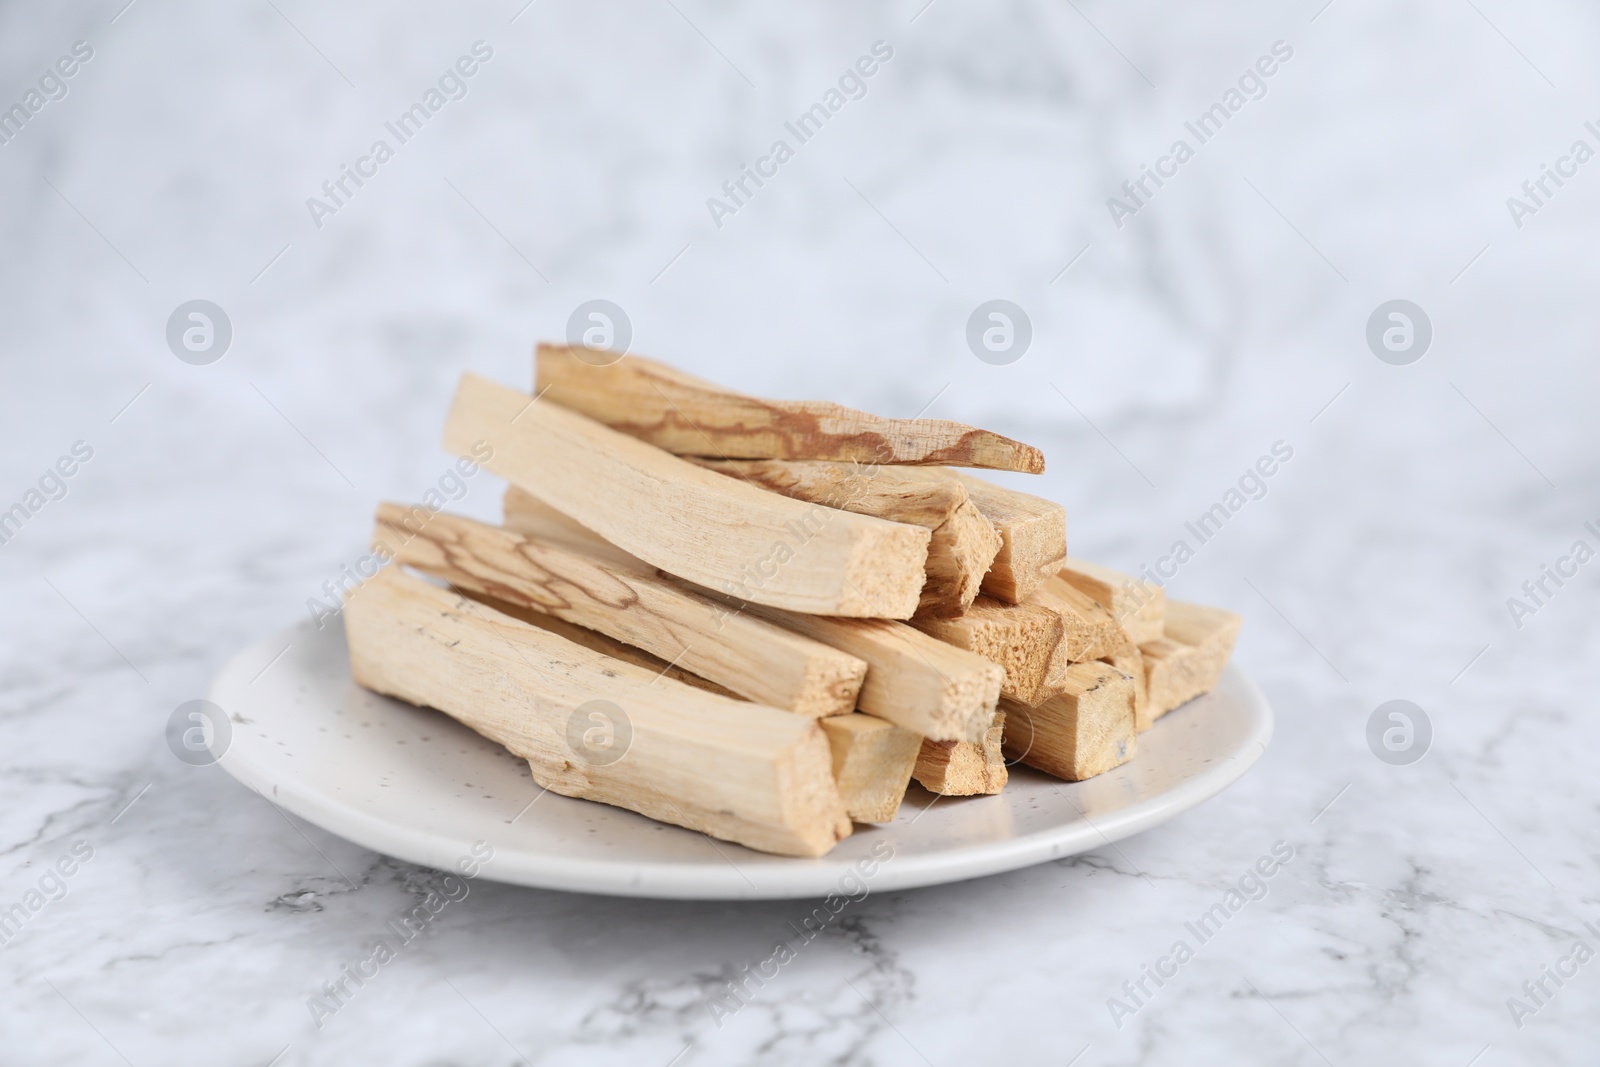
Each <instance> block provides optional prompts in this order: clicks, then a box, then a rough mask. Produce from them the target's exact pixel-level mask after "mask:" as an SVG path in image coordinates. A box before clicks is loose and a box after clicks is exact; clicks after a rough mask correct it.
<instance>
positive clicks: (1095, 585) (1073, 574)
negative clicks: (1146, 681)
mask: <svg viewBox="0 0 1600 1067" xmlns="http://www.w3.org/2000/svg"><path fill="white" fill-rule="evenodd" d="M1058 573H1059V574H1060V576H1061V578H1062V579H1063V580H1064V581H1066V582H1068V583H1069V584H1071V585H1072V586H1073V587H1074V588H1076V589H1077V590H1078V591H1079V592H1082V593H1084V594H1087V595H1088V597H1089V598H1090V599H1091V600H1093V601H1094V602H1095V603H1096V604H1099V605H1100V606H1101V607H1103V608H1105V609H1106V610H1107V611H1109V612H1110V613H1111V617H1112V618H1114V619H1116V620H1117V623H1118V624H1119V625H1120V626H1121V627H1122V629H1123V632H1124V633H1126V634H1127V635H1128V640H1129V641H1131V642H1133V643H1134V644H1135V645H1142V644H1144V643H1145V642H1146V641H1154V640H1155V639H1156V638H1158V637H1160V636H1161V634H1162V620H1163V619H1164V618H1165V617H1166V611H1167V594H1166V591H1165V590H1163V589H1162V588H1161V587H1160V586H1159V585H1157V584H1155V583H1154V582H1151V581H1145V580H1142V579H1139V578H1135V577H1133V576H1132V575H1128V574H1123V573H1122V572H1121V571H1115V570H1112V569H1111V568H1110V567H1102V566H1100V564H1098V563H1090V562H1089V561H1088V560H1086V559H1076V558H1073V557H1071V556H1069V557H1067V561H1066V563H1065V564H1063V565H1062V567H1061V570H1060V571H1059V572H1058Z"/></svg>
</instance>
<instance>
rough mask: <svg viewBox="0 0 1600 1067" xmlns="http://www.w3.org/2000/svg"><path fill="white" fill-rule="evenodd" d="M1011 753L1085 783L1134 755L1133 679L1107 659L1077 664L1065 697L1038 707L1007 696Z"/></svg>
mask: <svg viewBox="0 0 1600 1067" xmlns="http://www.w3.org/2000/svg"><path fill="white" fill-rule="evenodd" d="M1001 707H1002V708H1004V709H1005V713H1006V728H1005V754H1006V756H1007V758H1009V759H1012V760H1021V761H1022V762H1023V763H1026V764H1027V765H1028V766H1030V767H1036V768H1038V769H1039V770H1041V771H1044V772H1045V773H1046V774H1053V775H1055V776H1056V777H1057V778H1065V779H1066V780H1067V781H1069V782H1080V781H1082V780H1083V779H1085V778H1092V777H1094V776H1095V775H1097V774H1102V773H1104V772H1106V771H1109V770H1110V769H1111V768H1113V767H1115V766H1117V765H1119V764H1122V763H1126V762H1127V761H1128V760H1130V759H1132V758H1133V752H1134V745H1135V738H1136V737H1137V736H1138V732H1137V730H1136V729H1135V728H1134V711H1133V679H1131V678H1129V677H1128V676H1127V675H1125V674H1123V673H1122V672H1121V671H1119V670H1117V669H1116V668H1115V667H1112V666H1110V665H1108V664H1105V663H1076V664H1073V666H1072V668H1071V669H1070V670H1068V672H1067V685H1066V688H1065V690H1064V691H1063V692H1062V693H1061V695H1060V696H1055V697H1051V698H1050V699H1049V700H1047V701H1045V702H1044V703H1043V704H1040V705H1039V706H1038V707H1036V708H1030V707H1028V706H1027V705H1025V704H1018V703H1016V702H1015V701H1004V702H1002V703H1001Z"/></svg>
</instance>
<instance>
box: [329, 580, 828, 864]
mask: <svg viewBox="0 0 1600 1067" xmlns="http://www.w3.org/2000/svg"><path fill="white" fill-rule="evenodd" d="M344 620H345V634H346V637H347V639H348V640H349V644H350V667H351V671H352V673H353V674H354V676H355V679H356V681H357V682H358V683H359V684H361V685H363V686H366V687H367V688H368V689H372V690H375V691H377V692H379V693H385V694H387V695H389V696H393V697H398V698H400V699H401V700H406V701H409V702H411V703H413V704H421V705H426V706H429V707H435V708H438V709H439V710H440V711H443V712H445V713H446V714H448V715H450V716H452V717H453V718H456V719H459V720H460V721H461V722H462V723H464V724H466V725H467V726H470V727H471V728H472V729H474V730H476V731H478V732H479V733H481V734H483V735H484V736H485V737H487V738H489V739H491V740H493V741H497V742H499V743H500V744H502V745H504V746H505V747H506V748H508V749H510V750H511V751H512V752H513V753H515V754H516V755H518V756H521V757H523V758H524V759H526V760H527V761H528V765H529V767H530V768H531V769H532V771H533V777H534V780H535V781H536V782H538V783H539V784H540V785H542V786H545V787H546V788H548V789H551V790H553V791H555V792H557V793H561V794H563V795H565V796H571V797H581V798H584V799H587V800H597V801H600V802H602V803H605V804H614V805H616V806H617V807H622V808H628V809H630V810H632V811H637V812H639V813H640V814H643V815H648V816H649V817H650V818H652V819H659V820H660V821H662V822H670V823H674V824H676V825H678V826H686V827H688V828H690V829H693V830H700V831H702V832H704V833H707V834H710V835H711V836H713V837H720V838H722V839H723V840H727V841H737V842H739V843H740V844H743V845H748V846H749V847H751V848H755V849H760V850H762V851H764V852H777V853H782V854H785V855H792V856H820V855H822V854H823V853H825V852H827V851H828V850H829V849H831V848H832V847H833V846H834V844H836V843H837V842H838V841H840V840H842V839H843V838H844V837H846V836H847V835H848V834H849V833H850V820H849V818H848V817H847V816H846V815H845V812H844V805H843V803H842V802H841V801H840V799H839V792H838V789H837V788H836V787H835V786H834V784H833V769H832V756H831V754H830V752H829V749H828V742H827V739H826V737H824V735H823V733H822V729H821V727H819V726H817V724H816V722H815V720H812V719H805V718H802V717H800V716H798V715H793V714H790V713H789V712H787V711H780V710H778V709H777V708H768V707H764V706H762V705H760V704H750V703H746V702H743V701H733V700H726V699H724V698H722V697H718V696H716V695H714V694H711V693H705V692H701V691H699V690H695V689H690V688H688V687H687V686H683V685H680V684H679V683H677V682H674V681H670V680H668V679H665V678H662V679H655V678H653V677H652V676H651V675H650V674H649V673H648V672H646V671H643V670H641V669H639V668H637V667H634V666H631V665H629V664H627V663H623V662H621V661H620V660H614V659H610V658H609V657H606V656H602V655H600V654H598V653H595V652H591V651H590V650H589V649H587V648H583V647H582V646H580V645H575V644H573V643H572V642H570V641H567V640H564V639H563V638H560V637H557V636H556V635H554V634H551V633H547V632H546V631H544V630H541V629H539V628H538V627H534V626H530V625H528V624H527V623H523V622H519V621H517V620H516V619H513V618H511V617H510V616H507V615H503V614H500V613H498V612H495V611H493V610H491V609H489V608H487V607H484V606H483V605H481V604H477V603H474V602H473V601H471V600H468V599H466V598H465V597H462V596H460V595H459V594H456V593H452V592H450V591H448V590H445V589H439V588H437V587H435V586H432V585H429V584H428V583H427V582H424V581H422V580H421V579H419V578H414V577H412V576H410V575H407V574H403V573H400V572H398V571H397V570H396V569H389V570H385V571H382V572H380V573H379V575H378V576H377V577H376V578H373V579H372V580H371V581H369V582H367V584H366V585H364V586H362V588H361V589H360V590H359V591H358V592H356V593H355V594H354V595H353V596H352V597H351V598H350V600H349V601H348V602H347V603H346V604H345V610H344ZM586 706H587V707H586ZM602 719H604V720H606V721H607V723H608V725H609V726H610V733H609V737H608V740H609V742H610V744H609V745H608V746H607V747H606V748H603V749H598V748H597V749H594V750H590V749H588V748H587V747H586V745H585V738H586V737H587V736H588V732H589V731H592V730H594V729H597V728H598V724H599V721H600V720H602ZM569 739H572V740H569ZM618 750H620V753H621V754H620V758H618V755H617V752H618Z"/></svg>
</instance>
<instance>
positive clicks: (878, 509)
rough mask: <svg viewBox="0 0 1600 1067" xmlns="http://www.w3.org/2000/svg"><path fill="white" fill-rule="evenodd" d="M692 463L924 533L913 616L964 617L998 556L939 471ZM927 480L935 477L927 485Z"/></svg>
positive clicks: (989, 530) (987, 530) (804, 463)
mask: <svg viewBox="0 0 1600 1067" xmlns="http://www.w3.org/2000/svg"><path fill="white" fill-rule="evenodd" d="M696 462H698V463H699V464H700V465H701V466H703V467H707V468H709V469H710V470H714V471H718V472H720V473H722V474H728V475H732V476H733V477H736V478H740V479H742V480H744V481H746V482H750V483H751V484H753V485H759V486H761V487H762V488H764V489H770V490H772V491H773V492H775V493H782V494H783V495H784V496H787V497H792V498H794V499H796V500H805V501H808V502H810V503H813V504H824V505H826V506H828V507H830V508H840V509H842V510H844V511H853V512H856V513H857V514H860V515H875V516H877V517H878V518H880V519H890V520H892V521H894V522H905V523H911V524H912V525H915V526H926V527H927V528H928V529H929V530H931V531H932V532H933V539H932V541H930V542H929V544H928V568H927V570H928V580H927V582H926V584H924V585H923V587H922V598H921V601H920V602H919V604H918V607H917V614H919V615H928V616H936V617H949V616H952V615H960V614H961V613H962V612H964V611H966V610H967V608H969V607H971V606H972V599H973V597H975V596H977V595H978V587H979V586H980V585H982V584H983V576H984V575H985V574H986V573H988V570H989V565H990V564H991V563H993V562H994V557H995V555H996V553H998V552H999V551H1000V535H999V534H998V533H997V532H995V528H994V526H993V525H992V524H991V523H990V522H989V520H988V519H986V518H984V517H983V515H982V514H980V513H979V511H978V509H977V508H976V507H974V506H973V504H972V501H971V500H969V499H968V498H967V490H966V487H965V486H963V485H962V484H961V482H960V481H958V480H957V479H956V478H955V477H954V476H953V475H952V474H950V473H947V472H944V471H942V470H941V471H937V472H935V471H933V470H930V469H927V468H909V467H890V466H884V465H875V464H859V463H836V462H830V461H827V460H792V459H728V460H706V459H702V460H697V461H696ZM930 474H933V475H936V476H934V477H926V475H930ZM919 475H920V476H921V477H919Z"/></svg>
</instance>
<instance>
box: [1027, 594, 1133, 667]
mask: <svg viewBox="0 0 1600 1067" xmlns="http://www.w3.org/2000/svg"><path fill="white" fill-rule="evenodd" d="M1032 602H1033V603H1038V604H1040V605H1042V606H1044V607H1046V608H1049V609H1050V610H1051V611H1053V612H1055V613H1056V614H1057V615H1059V616H1060V617H1061V622H1062V625H1063V628H1064V631H1063V634H1062V643H1061V648H1060V652H1059V655H1060V659H1061V661H1062V662H1063V663H1066V664H1071V663H1082V662H1084V661H1086V660H1091V659H1103V658H1104V657H1106V656H1112V655H1116V654H1119V653H1123V652H1128V651H1130V650H1132V649H1133V648H1134V647H1135V646H1134V644H1133V642H1132V641H1130V640H1129V639H1128V635H1127V634H1126V633H1125V632H1124V631H1123V629H1122V627H1121V626H1118V625H1117V620H1116V619H1114V618H1113V617H1112V615H1111V612H1109V611H1107V610H1106V609H1105V608H1103V607H1101V606H1100V605H1099V604H1097V603H1095V601H1094V600H1092V599H1091V598H1090V597H1089V595H1088V594H1087V593H1085V592H1083V591H1082V590H1080V589H1078V588H1077V587H1076V586H1073V585H1072V584H1071V583H1069V582H1068V581H1066V579H1065V578H1063V577H1061V576H1059V575H1052V576H1051V577H1049V578H1046V579H1045V580H1044V583H1043V584H1042V585H1040V586H1039V588H1038V590H1037V591H1036V592H1035V593H1034V597H1033V601H1032Z"/></svg>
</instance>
